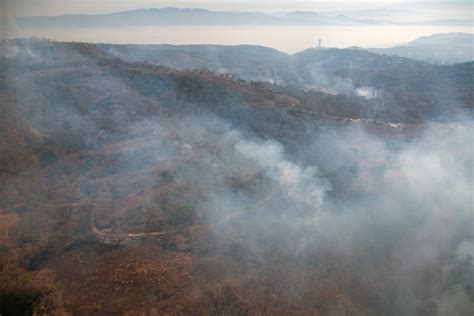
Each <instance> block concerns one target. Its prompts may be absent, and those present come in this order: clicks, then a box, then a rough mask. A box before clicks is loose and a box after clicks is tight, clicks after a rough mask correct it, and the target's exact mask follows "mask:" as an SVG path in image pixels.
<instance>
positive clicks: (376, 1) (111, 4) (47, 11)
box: [0, 0, 472, 18]
mask: <svg viewBox="0 0 474 316" xmlns="http://www.w3.org/2000/svg"><path fill="white" fill-rule="evenodd" d="M159 7H200V8H206V9H211V10H257V11H266V12H275V11H291V10H311V11H327V10H356V9H403V10H407V9H412V10H432V11H438V12H441V11H442V12H444V13H445V14H446V16H447V17H452V18H455V17H460V18H470V17H472V1H469V0H454V1H453V0H441V1H422V0H421V1H420V0H415V1H408V0H405V1H403V0H365V1H363V2H361V1H356V0H333V1H327V0H326V1H314V0H312V1H311V0H299V1H289V0H283V1H275V0H241V1H235V0H207V1H196V0H183V1H181V0H178V1H163V0H134V1H130V0H67V1H65V0H0V11H1V14H2V15H8V16H21V15H59V14H66V13H87V14H94V13H108V12H116V11H125V10H132V9H140V8H159Z"/></svg>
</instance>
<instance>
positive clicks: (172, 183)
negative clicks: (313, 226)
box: [0, 40, 465, 315]
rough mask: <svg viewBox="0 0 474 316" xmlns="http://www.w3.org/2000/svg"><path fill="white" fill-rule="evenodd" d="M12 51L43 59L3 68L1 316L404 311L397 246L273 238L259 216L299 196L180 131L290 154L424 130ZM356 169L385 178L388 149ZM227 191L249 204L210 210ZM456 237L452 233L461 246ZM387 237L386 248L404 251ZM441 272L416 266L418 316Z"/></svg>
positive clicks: (278, 232) (84, 53)
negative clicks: (267, 143)
mask: <svg viewBox="0 0 474 316" xmlns="http://www.w3.org/2000/svg"><path fill="white" fill-rule="evenodd" d="M16 44H17V45H20V46H21V45H23V52H25V51H26V50H25V49H26V48H25V46H28V49H30V50H31V51H32V54H35V55H34V56H35V57H31V56H23V55H21V53H19V54H18V55H16V56H14V57H9V58H11V59H3V61H2V63H1V65H2V69H1V70H2V77H1V78H0V80H1V81H0V101H1V108H0V111H1V113H0V131H1V133H2V134H1V135H2V137H1V139H0V270H1V272H0V313H1V314H2V315H9V314H11V315H27V314H37V315H43V314H51V315H69V314H71V315H107V314H121V315H377V314H378V315H381V314H384V313H386V312H387V311H388V310H390V311H394V312H393V315H395V314H400V313H403V310H401V309H397V308H398V307H397V306H398V305H397V304H398V302H397V301H396V300H395V299H394V298H397V297H398V298H399V297H400V295H399V293H398V292H397V291H398V289H396V288H395V287H394V285H393V284H394V283H393V280H392V276H393V274H394V273H398V271H399V270H400V266H403V264H404V262H403V258H400V257H397V256H392V255H391V252H390V251H389V250H387V249H388V247H392V244H390V246H387V248H384V247H385V246H383V245H381V246H380V248H377V247H379V246H374V244H373V243H372V241H370V245H369V244H367V245H363V246H360V249H359V248H358V250H357V251H354V253H350V254H349V253H346V252H340V251H339V250H338V249H337V247H333V246H334V245H336V244H338V243H339V242H341V244H343V243H344V242H345V236H344V235H340V234H328V235H324V234H320V235H317V236H318V237H317V238H315V239H314V240H313V239H312V237H311V238H307V237H305V234H307V232H306V231H304V228H303V229H289V228H286V226H284V227H283V228H282V227H281V225H282V224H281V223H279V222H278V220H269V214H273V213H269V212H270V211H269V210H272V212H273V211H274V212H275V214H282V215H281V216H282V218H283V217H284V216H285V214H286V213H285V212H286V207H287V205H291V203H292V200H291V198H285V199H283V198H282V193H281V192H280V187H274V186H269V185H268V183H269V181H272V180H271V179H270V180H268V179H267V175H265V174H264V172H262V171H261V170H258V168H256V167H249V168H248V169H245V170H244V169H242V168H240V167H239V165H238V164H235V165H233V164H231V163H228V164H226V161H234V159H236V158H235V157H233V156H231V157H228V156H227V155H228V152H229V150H228V147H226V146H227V145H226V144H227V143H225V140H221V138H220V137H221V136H220V135H221V134H225V131H224V132H222V131H220V130H219V128H221V127H219V126H220V125H218V127H212V126H213V125H211V127H210V128H209V129H208V130H206V131H205V132H202V131H201V130H200V129H199V128H195V129H190V132H186V131H185V127H186V126H188V125H189V126H191V125H192V124H193V123H192V122H188V121H186V120H185V117H187V116H188V115H191V116H198V117H200V116H201V115H209V116H212V117H214V116H217V117H219V118H221V119H223V120H228V121H230V123H229V124H230V125H231V126H237V127H238V128H239V130H241V131H242V132H241V133H242V134H244V135H247V134H251V135H257V136H258V137H262V138H264V139H275V140H277V141H279V142H280V143H282V144H284V145H285V146H288V147H289V148H298V147H299V146H301V145H302V144H305V143H306V142H307V140H308V139H311V138H312V136H311V135H308V134H307V130H308V126H316V127H315V128H317V129H318V130H327V129H332V128H336V129H337V128H341V129H342V128H356V129H357V130H362V131H364V132H365V133H367V134H368V135H373V136H374V137H378V138H381V139H383V140H388V141H390V142H393V143H396V144H398V143H403V142H405V141H407V140H410V139H412V138H414V137H417V135H419V134H420V133H421V132H422V130H423V126H422V124H420V123H419V122H412V121H400V120H397V121H396V122H391V121H389V120H386V119H374V118H364V117H362V118H361V117H359V116H358V115H355V113H353V112H351V113H349V112H344V111H343V107H341V111H340V112H339V113H328V110H327V109H326V107H327V105H326V104H321V106H318V102H322V101H318V100H319V99H318V98H319V97H320V96H319V94H315V95H314V98H313V99H311V95H310V93H309V92H305V94H304V96H302V95H300V96H298V93H295V94H293V95H290V94H286V93H285V92H284V91H283V90H282V89H279V88H277V87H271V86H269V85H266V84H259V83H249V82H244V81H241V80H233V79H232V78H229V77H228V76H219V75H216V74H213V73H210V72H206V71H184V72H180V71H176V70H173V69H171V68H168V67H164V66H157V65H150V64H147V63H127V62H125V61H122V60H120V59H117V58H115V57H112V56H110V55H108V54H106V53H104V52H103V51H101V50H100V49H98V48H96V47H95V46H94V45H89V44H79V43H55V42H48V41H46V42H43V41H39V40H37V41H36V40H34V41H31V42H28V41H26V42H21V41H19V42H18V43H16ZM32 56H33V55H32ZM332 97H333V98H334V99H331V98H332ZM325 98H329V99H330V100H333V102H335V103H337V102H338V101H337V96H330V95H328V96H325ZM309 99H311V101H308V100H309ZM208 120H212V119H203V121H206V122H207V121H208ZM156 122H158V123H159V124H158V126H156V125H155V123H156ZM226 126H227V125H226ZM190 128H191V127H190ZM193 128H194V127H193ZM213 128H215V129H217V130H218V131H217V132H215V134H214V132H213ZM311 128H313V127H311ZM223 129H224V130H225V129H227V127H225V128H223ZM209 130H210V131H211V132H209ZM199 133H202V134H199ZM225 135H226V134H225ZM228 137H230V138H231V137H233V136H228ZM226 159H228V160H226ZM365 163H366V164H367V166H364V168H365V169H364V170H374V171H373V172H377V170H378V169H380V168H383V167H385V166H387V165H389V164H390V161H387V159H386V157H385V154H384V153H383V152H381V153H375V154H374V155H373V158H372V159H371V160H368V161H366V162H365ZM203 170H204V171H203ZM322 172H325V171H324V170H322ZM370 172H372V171H370ZM196 175H197V176H196ZM326 176H327V177H330V176H331V171H327V174H326ZM358 181H359V180H358ZM360 181H362V182H357V183H359V184H358V185H359V187H357V186H356V184H357V183H356V182H355V180H354V181H353V183H352V182H351V183H348V182H344V181H341V184H340V188H341V190H343V189H344V188H346V189H347V187H349V186H350V187H351V188H352V189H353V190H356V191H357V192H355V193H354V192H351V193H347V195H348V196H349V195H350V196H352V195H351V194H366V193H367V192H369V193H370V192H373V191H375V190H377V189H378V188H376V186H375V187H373V188H372V187H371V183H372V182H371V181H373V180H372V177H371V175H370V174H363V175H361V177H360ZM209 183H210V184H209ZM360 183H362V185H360ZM338 185H339V184H338V182H337V181H334V184H333V187H334V189H333V191H336V189H338ZM206 186H209V187H212V188H213V191H214V193H215V195H212V196H210V195H209V194H208V191H207V190H206V189H205V188H206ZM352 189H351V190H352ZM257 191H258V193H257ZM228 192H239V194H241V195H243V196H244V197H245V198H243V200H244V201H245V203H244V202H242V203H241V204H236V205H235V206H234V205H232V206H230V207H227V204H226V203H225V201H223V202H222V204H215V205H216V207H215V209H212V210H210V209H209V208H208V207H206V206H208V205H210V203H211V202H212V201H214V200H213V199H214V198H215V196H217V197H224V196H227V194H228ZM338 192H339V191H338ZM340 192H342V191H340ZM331 194H333V193H331ZM334 194H335V196H337V194H340V196H343V195H344V196H345V194H346V193H344V192H342V193H337V194H336V193H334ZM231 196H234V195H231ZM238 196H240V195H238ZM247 201H248V204H246V203H247ZM219 207H222V209H223V210H224V209H225V210H226V211H225V212H224V211H223V212H222V214H221V213H219V212H218V211H219ZM301 208H302V209H303V210H304V209H305V208H304V207H303V206H302V207H301ZM260 210H262V211H260ZM214 212H218V213H219V214H221V215H219V216H214V214H215V213H214ZM252 212H254V213H252ZM302 213H304V211H302ZM272 216H273V215H272ZM301 216H303V215H301ZM275 217H278V215H275ZM302 218H303V219H304V218H305V217H302ZM261 221H266V223H265V225H262V224H261V223H260V222H261ZM452 225H458V223H454V224H452ZM456 227H458V226H456ZM459 227H461V226H459ZM254 228H255V229H254ZM328 229H336V228H334V227H333V228H331V227H328ZM382 230H383V229H382ZM380 233H381V234H383V233H384V232H380ZM402 235H403V234H402ZM335 236H337V237H335ZM364 236H365V235H364ZM397 236H398V235H397ZM464 236H465V230H464V228H460V230H459V236H455V237H453V238H458V239H459V240H461V239H462V238H464ZM338 238H340V240H338ZM364 238H365V237H364ZM374 238H376V237H374ZM397 238H400V240H397V242H396V243H394V246H393V247H404V246H403V245H404V243H409V241H410V238H411V237H404V236H401V237H397ZM404 238H406V239H404ZM390 249H392V248H390ZM375 252H377V253H378V254H380V256H379V255H377V260H374V261H373V262H371V263H367V262H368V261H369V259H370V260H372V259H371V258H373V257H372V256H375V255H372V253H375ZM446 258H447V253H442V254H441V255H440V256H439V257H437V259H436V260H435V261H429V262H426V264H424V265H423V266H419V267H417V268H416V273H417V280H424V281H423V282H419V283H417V285H416V286H414V291H415V294H414V295H415V296H416V297H417V299H419V300H420V301H422V303H420V304H418V305H416V306H417V307H416V308H417V310H416V313H414V314H420V315H430V314H432V312H433V311H434V310H435V309H436V307H435V306H434V305H433V303H432V302H430V301H429V300H424V298H423V296H424V295H428V294H426V293H431V292H430V291H432V289H433V288H436V287H437V286H438V285H439V284H442V286H447V285H446V283H447V282H448V281H447V280H445V279H443V274H440V273H439V269H440V267H441V264H440V262H441V261H443V260H447V259H446ZM443 262H444V261H443ZM396 292H397V293H396ZM387 298H388V299H387ZM390 298H393V300H391V299H390ZM2 310H4V311H5V312H1V311H2ZM386 315H390V313H386Z"/></svg>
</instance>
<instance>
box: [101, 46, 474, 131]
mask: <svg viewBox="0 0 474 316" xmlns="http://www.w3.org/2000/svg"><path fill="white" fill-rule="evenodd" d="M99 47H100V48H101V49H103V50H105V51H106V52H108V53H110V54H113V55H115V56H118V57H120V58H123V59H125V60H128V61H147V62H150V63H154V64H163V65H166V66H170V67H173V68H177V69H191V70H192V69H207V70H210V71H213V72H218V73H223V74H230V75H232V76H236V77H238V78H240V79H244V80H249V81H263V82H269V83H273V84H277V85H280V86H291V87H293V88H297V89H299V90H306V91H321V92H326V93H331V94H344V95H348V96H360V97H363V98H366V99H367V100H369V101H370V102H371V103H372V106H371V107H372V108H376V111H372V112H373V114H372V116H371V118H381V119H385V120H389V119H391V120H397V121H411V122H413V121H417V120H423V119H426V118H435V117H437V118H439V119H442V118H443V117H444V116H445V115H448V116H451V115H453V112H454V113H457V112H459V113H460V114H461V115H462V113H463V112H465V111H468V112H472V102H471V101H470V98H471V97H472V95H471V94H470V88H471V87H470V80H471V79H472V76H471V75H470V73H471V70H472V65H473V64H472V63H465V64H463V65H459V66H437V65H431V64H427V63H422V62H416V61H413V60H410V59H406V58H401V57H396V56H384V55H379V54H373V53H369V52H366V51H361V50H354V49H309V50H306V51H303V52H301V53H298V54H295V55H292V56H289V55H285V54H283V53H279V52H277V51H275V50H272V49H266V48H261V47H254V46H167V45H99ZM433 94H435V96H433ZM387 112H388V113H389V114H386V113H387ZM384 113H385V114H384ZM377 114H378V116H376V115H377Z"/></svg>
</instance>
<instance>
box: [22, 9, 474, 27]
mask: <svg viewBox="0 0 474 316" xmlns="http://www.w3.org/2000/svg"><path fill="white" fill-rule="evenodd" d="M420 23H422V24H430V23H434V24H437V25H438V24H440V23H441V24H442V25H451V24H452V25H457V26H460V25H467V26H470V25H472V20H469V21H465V20H447V21H434V22H429V21H428V22H420ZM16 24H17V25H18V26H20V27H101V26H102V27H106V26H108V27H113V26H146V25H339V26H341V25H348V26H355V25H382V24H394V23H393V22H390V21H388V20H387V21H385V20H379V19H370V18H358V17H351V16H347V15H343V14H332V15H331V14H327V15H324V14H320V13H316V12H308V11H295V12H289V13H283V14H279V15H270V14H265V13H261V12H230V11H210V10H205V9H180V8H160V9H140V10H134V11H125V12H117V13H110V14H98V15H84V14H66V15H60V16H27V17H17V18H16Z"/></svg>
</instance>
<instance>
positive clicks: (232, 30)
mask: <svg viewBox="0 0 474 316" xmlns="http://www.w3.org/2000/svg"><path fill="white" fill-rule="evenodd" d="M448 32H467V33H472V28H469V27H441V26H393V25H390V26H388V25H387V26H355V27H354V26H351V27H348V26H149V27H143V26H141V27H100V28H62V29H55V28H38V29H16V30H10V31H9V32H7V33H3V37H9V38H12V37H32V36H36V37H45V38H50V39H54V40H60V41H80V42H93V43H95V42H101V43H117V44H123V43H130V44H175V45H182V44H222V45H238V44H252V45H262V46H267V47H272V48H276V49H278V50H281V51H284V52H287V53H295V52H298V51H302V50H304V49H307V48H310V47H314V46H317V43H318V39H319V38H321V39H322V44H323V46H324V47H339V48H344V47H349V46H361V47H364V48H369V47H389V46H395V45H398V44H403V43H407V42H409V41H411V40H414V39H416V38H418V37H421V36H428V35H432V34H435V33H448Z"/></svg>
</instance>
